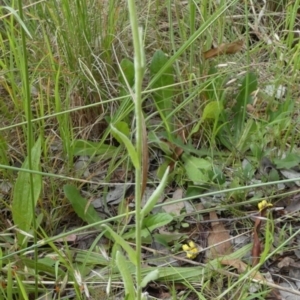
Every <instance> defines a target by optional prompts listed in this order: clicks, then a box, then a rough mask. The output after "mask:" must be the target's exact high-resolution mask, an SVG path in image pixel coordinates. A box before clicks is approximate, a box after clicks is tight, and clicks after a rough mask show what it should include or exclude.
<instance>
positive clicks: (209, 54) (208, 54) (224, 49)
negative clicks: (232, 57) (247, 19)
mask: <svg viewBox="0 0 300 300" xmlns="http://www.w3.org/2000/svg"><path fill="white" fill-rule="evenodd" d="M243 45H244V41H243V40H238V41H235V42H232V43H229V44H221V45H220V46H219V47H217V48H214V49H210V50H208V51H205V52H204V53H203V56H204V58H205V59H209V58H213V57H215V56H218V55H222V54H234V53H237V52H239V51H241V49H242V48H243Z"/></svg>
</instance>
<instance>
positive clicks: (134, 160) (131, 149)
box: [110, 125, 140, 169]
mask: <svg viewBox="0 0 300 300" xmlns="http://www.w3.org/2000/svg"><path fill="white" fill-rule="evenodd" d="M110 127H111V130H112V132H113V133H114V134H116V135H117V136H118V137H119V138H120V140H121V141H122V142H123V144H124V145H125V147H126V149H127V151H128V154H129V156H130V158H131V161H132V164H133V165H134V167H135V168H136V169H140V162H139V160H138V157H137V153H136V150H135V148H134V146H133V144H132V143H131V141H130V140H129V138H128V137H127V136H126V135H125V134H123V133H122V132H120V131H119V130H118V129H117V128H116V127H114V126H113V125H110Z"/></svg>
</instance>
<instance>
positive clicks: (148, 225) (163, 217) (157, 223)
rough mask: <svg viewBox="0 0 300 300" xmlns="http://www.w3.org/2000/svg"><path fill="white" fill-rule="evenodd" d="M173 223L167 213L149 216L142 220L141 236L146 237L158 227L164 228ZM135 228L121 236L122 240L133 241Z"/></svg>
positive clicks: (171, 217)
mask: <svg viewBox="0 0 300 300" xmlns="http://www.w3.org/2000/svg"><path fill="white" fill-rule="evenodd" d="M172 221H173V216H171V215H170V214H167V213H159V214H156V215H149V216H147V217H146V218H145V219H144V220H143V224H142V232H141V236H142V237H143V238H146V237H148V236H149V235H150V234H151V232H152V231H153V230H155V229H157V228H159V227H162V226H165V225H167V224H169V223H170V222H172ZM135 232H136V230H135V228H133V229H131V230H130V231H129V232H127V233H125V234H124V235H123V237H124V239H133V238H134V237H135Z"/></svg>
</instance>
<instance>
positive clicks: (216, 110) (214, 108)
mask: <svg viewBox="0 0 300 300" xmlns="http://www.w3.org/2000/svg"><path fill="white" fill-rule="evenodd" d="M222 110H223V105H222V104H221V103H220V102H219V101H211V102H209V103H208V104H207V105H206V106H205V107H204V111H203V115H202V120H203V121H204V120H206V119H213V120H216V119H217V118H218V117H219V115H220V113H221V112H222Z"/></svg>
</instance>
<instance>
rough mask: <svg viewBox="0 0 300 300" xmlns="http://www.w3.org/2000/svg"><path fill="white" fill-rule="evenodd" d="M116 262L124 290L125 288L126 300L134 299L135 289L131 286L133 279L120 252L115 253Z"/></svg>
mask: <svg viewBox="0 0 300 300" xmlns="http://www.w3.org/2000/svg"><path fill="white" fill-rule="evenodd" d="M116 261H117V266H118V269H119V271H120V273H121V276H122V279H123V283H124V288H125V296H126V298H127V299H135V289H134V285H133V278H132V276H131V274H130V268H128V264H129V263H130V262H129V261H127V260H126V258H125V257H124V255H122V253H121V252H120V251H117V254H116Z"/></svg>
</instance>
